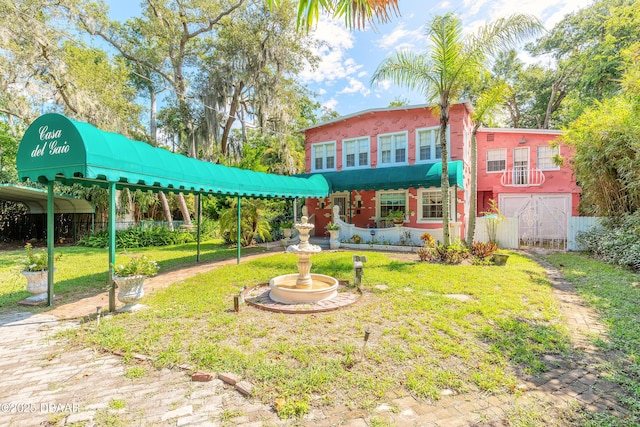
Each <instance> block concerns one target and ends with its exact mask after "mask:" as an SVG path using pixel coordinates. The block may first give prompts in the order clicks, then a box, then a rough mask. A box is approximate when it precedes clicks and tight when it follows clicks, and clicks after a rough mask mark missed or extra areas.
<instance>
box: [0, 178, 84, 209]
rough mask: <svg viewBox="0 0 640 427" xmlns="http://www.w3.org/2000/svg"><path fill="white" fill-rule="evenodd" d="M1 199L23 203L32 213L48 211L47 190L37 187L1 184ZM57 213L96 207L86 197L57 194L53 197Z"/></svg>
mask: <svg viewBox="0 0 640 427" xmlns="http://www.w3.org/2000/svg"><path fill="white" fill-rule="evenodd" d="M0 200H8V201H10V202H20V203H23V204H24V205H25V206H26V207H27V209H28V210H29V213H30V214H43V213H47V191H46V190H39V189H37V188H29V187H20V186H18V185H13V184H0ZM53 210H54V212H55V213H57V214H59V213H67V214H68V213H82V214H84V213H86V214H89V213H94V212H95V208H94V207H93V205H91V203H89V202H87V201H86V200H84V199H78V198H75V197H71V196H65V195H63V194H56V195H55V196H54V199H53Z"/></svg>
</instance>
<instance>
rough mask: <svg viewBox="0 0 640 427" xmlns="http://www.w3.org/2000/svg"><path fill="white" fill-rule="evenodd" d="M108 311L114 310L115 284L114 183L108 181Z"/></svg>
mask: <svg viewBox="0 0 640 427" xmlns="http://www.w3.org/2000/svg"><path fill="white" fill-rule="evenodd" d="M107 228H108V230H109V282H108V287H109V311H110V312H112V313H113V312H114V311H116V284H115V282H114V281H113V266H114V265H115V263H116V183H115V182H109V223H108V226H107Z"/></svg>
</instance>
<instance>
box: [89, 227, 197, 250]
mask: <svg viewBox="0 0 640 427" xmlns="http://www.w3.org/2000/svg"><path fill="white" fill-rule="evenodd" d="M194 241H195V238H194V237H193V235H192V234H191V233H187V232H182V231H171V230H169V229H168V228H166V227H147V228H129V229H126V230H117V231H116V247H117V248H146V247H149V246H167V245H177V244H181V243H189V242H194ZM78 245H81V246H89V247H92V248H106V247H108V246H109V233H108V232H107V231H106V230H103V231H99V232H97V233H95V234H93V235H91V236H86V237H83V238H82V239H80V240H79V241H78Z"/></svg>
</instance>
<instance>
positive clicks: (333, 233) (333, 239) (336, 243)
mask: <svg viewBox="0 0 640 427" xmlns="http://www.w3.org/2000/svg"><path fill="white" fill-rule="evenodd" d="M339 237H340V230H329V249H338V248H339V247H340V240H338V238H339Z"/></svg>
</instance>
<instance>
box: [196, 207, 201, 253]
mask: <svg viewBox="0 0 640 427" xmlns="http://www.w3.org/2000/svg"><path fill="white" fill-rule="evenodd" d="M200 196H201V195H200V194H197V195H196V197H197V198H198V214H197V215H198V219H197V224H198V225H197V226H198V230H197V231H196V239H197V241H198V242H197V244H196V248H197V249H196V262H200V228H201V227H202V222H201V216H200V215H201V213H202V200H201V197H200Z"/></svg>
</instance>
